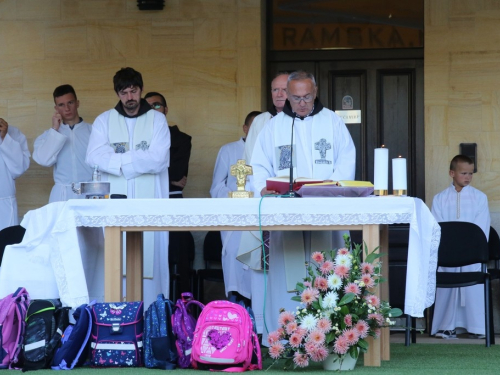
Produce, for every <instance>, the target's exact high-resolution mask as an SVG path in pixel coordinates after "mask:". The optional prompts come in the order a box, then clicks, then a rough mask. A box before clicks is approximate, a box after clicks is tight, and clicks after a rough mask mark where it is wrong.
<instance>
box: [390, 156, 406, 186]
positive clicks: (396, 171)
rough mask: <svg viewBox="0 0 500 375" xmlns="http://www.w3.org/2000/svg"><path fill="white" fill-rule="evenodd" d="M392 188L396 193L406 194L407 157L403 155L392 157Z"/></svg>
mask: <svg viewBox="0 0 500 375" xmlns="http://www.w3.org/2000/svg"><path fill="white" fill-rule="evenodd" d="M392 190H393V193H394V194H395V195H406V158H402V157H401V155H400V156H399V157H398V158H394V159H392ZM403 190H404V193H403V192H402V191H403Z"/></svg>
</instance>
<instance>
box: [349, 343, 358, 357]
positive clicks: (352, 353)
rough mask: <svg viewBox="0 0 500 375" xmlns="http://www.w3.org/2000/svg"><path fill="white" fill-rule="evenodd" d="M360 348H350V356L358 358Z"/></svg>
mask: <svg viewBox="0 0 500 375" xmlns="http://www.w3.org/2000/svg"><path fill="white" fill-rule="evenodd" d="M358 353H359V352H358V347H357V346H355V345H354V346H351V347H350V348H349V354H350V356H351V357H352V358H358Z"/></svg>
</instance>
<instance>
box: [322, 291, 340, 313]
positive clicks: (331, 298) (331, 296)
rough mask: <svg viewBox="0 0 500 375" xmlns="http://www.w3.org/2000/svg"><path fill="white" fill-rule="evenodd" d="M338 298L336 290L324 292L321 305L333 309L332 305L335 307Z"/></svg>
mask: <svg viewBox="0 0 500 375" xmlns="http://www.w3.org/2000/svg"><path fill="white" fill-rule="evenodd" d="M338 299H339V295H338V294H337V292H328V293H326V295H325V297H324V298H323V301H322V302H321V306H322V307H323V308H324V309H333V308H334V307H337V301H338Z"/></svg>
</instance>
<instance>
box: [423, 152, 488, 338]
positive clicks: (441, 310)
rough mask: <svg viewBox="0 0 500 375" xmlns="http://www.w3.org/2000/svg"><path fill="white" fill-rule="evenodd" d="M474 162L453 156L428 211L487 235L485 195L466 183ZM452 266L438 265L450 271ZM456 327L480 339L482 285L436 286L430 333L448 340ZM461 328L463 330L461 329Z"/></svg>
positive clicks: (469, 268) (468, 268) (482, 331)
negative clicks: (444, 181)
mask: <svg viewBox="0 0 500 375" xmlns="http://www.w3.org/2000/svg"><path fill="white" fill-rule="evenodd" d="M473 172H474V162H473V161H472V160H471V159H470V158H469V157H467V156H465V155H457V156H455V157H454V158H453V159H452V160H451V163H450V172H449V174H450V177H451V178H452V179H453V181H452V184H451V185H450V186H449V187H448V188H447V189H445V190H443V191H442V192H440V193H439V194H437V195H436V196H435V197H434V200H433V201H432V214H433V215H434V217H435V218H436V220H437V221H438V222H441V221H468V222H471V223H474V224H476V225H478V226H479V227H480V228H481V229H482V230H483V232H484V234H485V235H486V238H488V235H489V232H490V211H489V208H488V198H487V196H486V194H484V193H482V192H481V191H479V190H478V189H475V188H473V187H472V186H470V183H471V181H472V174H473ZM453 269H454V268H444V269H443V268H440V269H439V270H447V271H451V270H453ZM439 270H438V271H439ZM479 270H481V265H480V264H473V265H470V266H466V267H462V271H479ZM457 328H460V329H462V328H463V329H465V330H466V331H467V332H469V333H470V334H471V336H472V337H476V338H484V334H485V328H484V293H483V286H482V285H474V286H470V287H466V288H453V289H451V288H450V289H440V288H438V289H437V292H436V304H435V308H434V319H433V323H432V331H431V334H436V337H442V338H444V339H451V338H456V337H457V330H456V329H457ZM462 331H463V330H462Z"/></svg>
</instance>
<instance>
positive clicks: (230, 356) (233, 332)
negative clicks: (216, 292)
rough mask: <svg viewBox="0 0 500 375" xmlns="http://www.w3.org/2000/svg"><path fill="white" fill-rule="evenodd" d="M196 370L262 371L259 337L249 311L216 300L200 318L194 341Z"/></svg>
mask: <svg viewBox="0 0 500 375" xmlns="http://www.w3.org/2000/svg"><path fill="white" fill-rule="evenodd" d="M191 363H192V365H193V367H194V368H199V369H203V370H216V371H226V372H242V371H246V370H257V369H258V370H261V369H262V357H261V353H260V345H259V342H258V338H257V335H256V334H255V332H254V331H253V329H252V321H251V319H250V316H249V314H248V312H247V310H246V309H245V308H244V307H243V306H241V305H239V304H236V303H233V302H229V301H212V302H210V303H209V304H207V305H206V306H205V308H204V309H203V311H202V312H201V314H200V317H199V318H198V323H197V324H196V329H195V332H194V338H193V348H192V351H191Z"/></svg>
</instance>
